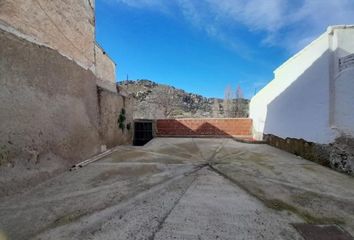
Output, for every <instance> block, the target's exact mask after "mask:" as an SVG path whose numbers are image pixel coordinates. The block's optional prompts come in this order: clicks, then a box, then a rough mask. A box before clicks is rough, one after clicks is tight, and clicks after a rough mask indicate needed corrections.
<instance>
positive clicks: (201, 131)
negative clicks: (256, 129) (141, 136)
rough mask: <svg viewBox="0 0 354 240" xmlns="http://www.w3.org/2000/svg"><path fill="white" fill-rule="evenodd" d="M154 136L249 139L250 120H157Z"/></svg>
mask: <svg viewBox="0 0 354 240" xmlns="http://www.w3.org/2000/svg"><path fill="white" fill-rule="evenodd" d="M156 135H157V136H158V137H162V136H180V137H185V136H193V137H197V136H221V137H250V136H251V135H252V120H251V119H247V118H230V119H159V120H156Z"/></svg>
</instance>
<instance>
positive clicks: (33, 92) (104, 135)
mask: <svg viewBox="0 0 354 240" xmlns="http://www.w3.org/2000/svg"><path fill="white" fill-rule="evenodd" d="M0 42H1V47H0V56H1V57H0V86H1V87H0V119H1V121H0V136H1V138H0V196H1V195H4V194H7V193H11V192H14V191H18V190H19V189H20V188H21V187H22V188H24V187H26V185H33V184H36V183H38V182H41V181H43V180H45V179H46V178H48V177H51V176H53V175H54V174H56V173H59V172H61V171H63V170H64V169H67V168H68V167H69V166H71V165H73V164H75V163H78V162H80V161H82V160H84V159H86V158H88V157H91V156H93V155H95V154H97V153H99V152H100V151H101V146H102V145H107V146H109V147H110V146H113V145H116V144H118V143H131V137H129V134H130V133H129V132H122V131H121V130H120V129H118V123H117V120H118V115H119V112H120V111H121V107H122V106H123V105H124V103H123V98H122V97H121V96H119V95H118V94H114V93H110V92H109V91H103V92H101V93H100V96H98V92H99V91H97V86H96V80H97V78H96V77H95V75H94V74H93V73H92V72H91V71H90V70H85V69H84V68H82V67H80V66H79V65H78V64H76V63H75V62H74V61H71V60H69V59H68V58H66V57H64V56H62V55H61V54H59V53H58V52H57V51H55V50H53V49H50V48H47V47H43V46H40V45H37V44H34V43H31V42H28V41H26V40H24V39H21V38H18V37H16V36H15V35H13V34H10V33H8V32H5V31H2V30H0ZM127 108H131V106H130V105H129V106H127ZM130 111H131V109H126V112H127V113H129V112H130ZM128 118H129V119H130V118H131V117H127V119H128Z"/></svg>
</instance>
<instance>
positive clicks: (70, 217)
mask: <svg viewBox="0 0 354 240" xmlns="http://www.w3.org/2000/svg"><path fill="white" fill-rule="evenodd" d="M86 214H87V213H85V212H83V211H80V210H78V211H74V212H71V213H69V214H67V215H64V216H62V217H59V218H57V219H56V220H55V221H54V222H53V223H52V225H51V228H54V227H59V226H63V225H66V224H69V223H72V222H74V221H76V220H78V219H79V218H81V217H83V216H85V215H86Z"/></svg>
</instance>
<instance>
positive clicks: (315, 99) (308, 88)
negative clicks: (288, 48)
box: [264, 51, 331, 143]
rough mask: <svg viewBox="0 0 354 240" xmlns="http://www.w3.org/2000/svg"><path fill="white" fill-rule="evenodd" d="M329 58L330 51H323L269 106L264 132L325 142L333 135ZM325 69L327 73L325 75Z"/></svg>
mask: <svg viewBox="0 0 354 240" xmlns="http://www.w3.org/2000/svg"><path fill="white" fill-rule="evenodd" d="M330 57H331V53H330V51H326V52H324V53H323V54H322V55H321V56H320V57H319V58H318V59H317V60H316V61H315V62H314V63H313V64H312V65H311V66H310V67H309V68H308V69H307V70H306V71H305V72H303V73H302V74H301V75H300V76H299V77H298V78H297V79H296V80H295V81H294V82H293V83H292V84H291V85H290V86H288V87H287V88H286V89H285V90H284V91H282V93H281V94H279V95H278V96H277V97H276V98H274V100H273V101H271V102H270V103H269V104H268V105H267V115H266V118H265V125H264V133H265V134H273V135H276V136H279V137H288V136H291V137H293V138H299V139H301V138H305V139H307V140H310V141H313V142H318V143H324V142H326V140H327V139H328V138H329V137H330V136H331V131H330V128H329V102H330V100H329V91H330V86H329V84H330V82H329V78H328V66H329V61H330ZM324 71H327V73H326V74H323V72H324Z"/></svg>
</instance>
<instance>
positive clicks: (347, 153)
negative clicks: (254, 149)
mask: <svg viewBox="0 0 354 240" xmlns="http://www.w3.org/2000/svg"><path fill="white" fill-rule="evenodd" d="M263 138H264V140H265V141H266V142H267V143H268V144H269V145H271V146H273V147H276V148H279V149H282V150H284V151H287V152H289V153H292V154H295V155H297V156H300V157H303V158H305V159H307V160H310V161H313V162H316V163H319V164H321V165H323V166H326V167H330V168H332V169H334V170H336V171H339V172H343V173H347V174H349V175H354V139H353V138H347V137H340V138H337V139H336V140H335V141H334V142H333V143H331V144H319V143H314V142H308V141H305V140H304V139H296V138H286V139H284V138H281V137H278V136H275V135H272V134H265V135H264V137H263Z"/></svg>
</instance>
